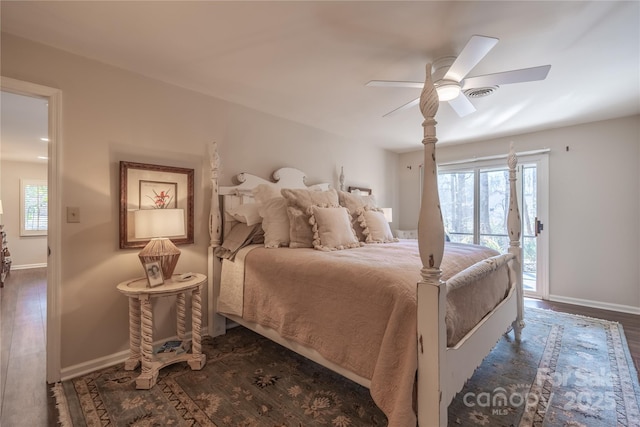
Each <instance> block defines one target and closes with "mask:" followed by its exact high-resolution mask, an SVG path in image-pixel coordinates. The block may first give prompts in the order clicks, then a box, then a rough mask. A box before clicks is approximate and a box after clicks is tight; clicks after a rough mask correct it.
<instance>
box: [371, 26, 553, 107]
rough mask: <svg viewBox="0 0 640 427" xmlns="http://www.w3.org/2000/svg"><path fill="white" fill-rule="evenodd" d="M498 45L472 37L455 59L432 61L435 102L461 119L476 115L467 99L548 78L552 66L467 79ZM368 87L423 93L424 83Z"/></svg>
mask: <svg viewBox="0 0 640 427" xmlns="http://www.w3.org/2000/svg"><path fill="white" fill-rule="evenodd" d="M497 43H498V39H497V38H494V37H486V36H478V35H474V36H472V37H471V39H469V41H468V42H467V44H466V46H465V47H464V48H463V49H462V51H461V52H460V54H459V55H458V56H457V57H455V56H448V57H445V58H441V59H438V60H436V61H434V63H433V67H432V70H433V71H432V78H433V85H434V86H435V87H436V91H437V92H438V98H439V99H440V101H448V102H449V105H451V107H452V108H453V109H454V110H455V112H456V113H457V114H458V116H460V117H464V116H466V115H468V114H471V113H473V112H474V111H476V108H475V107H474V106H473V104H472V103H471V101H469V97H472V98H477V97H480V96H486V95H488V94H490V93H492V92H493V91H495V90H496V89H497V88H498V86H500V85H506V84H511V83H523V82H531V81H536V80H544V79H545V78H546V77H547V74H548V73H549V70H550V69H551V65H543V66H539V67H532V68H523V69H520V70H511V71H503V72H500V73H494V74H485V75H482V76H475V77H467V74H468V73H469V72H470V71H471V70H473V68H474V67H475V66H476V65H477V64H478V63H479V62H480V61H481V60H482V58H484V57H485V55H486V54H488V53H489V51H490V50H491V49H492V48H493V47H494V46H495V45H496V44H497ZM367 86H383V87H408V88H417V89H422V87H423V86H424V82H404V81H390V80H371V81H370V82H368V83H367ZM419 102H420V98H416V99H414V100H412V101H410V102H408V103H406V104H404V105H402V106H400V107H398V108H396V109H395V110H392V111H390V112H388V113H387V114H385V115H384V117H387V116H389V115H392V114H395V113H397V112H399V111H402V110H406V109H407V108H410V107H413V106H414V105H418V103H419Z"/></svg>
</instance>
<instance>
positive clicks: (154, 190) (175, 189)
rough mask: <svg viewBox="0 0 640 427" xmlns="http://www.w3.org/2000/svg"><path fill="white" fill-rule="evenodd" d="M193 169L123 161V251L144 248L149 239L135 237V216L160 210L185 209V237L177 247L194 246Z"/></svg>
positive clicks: (121, 243) (121, 189) (175, 239)
mask: <svg viewBox="0 0 640 427" xmlns="http://www.w3.org/2000/svg"><path fill="white" fill-rule="evenodd" d="M193 185H194V170H193V169H186V168H178V167H172V166H161V165H150V164H145V163H135V162H125V161H121V162H120V249H128V248H143V247H145V246H146V244H147V243H149V239H148V238H147V239H143V238H136V237H135V224H134V221H133V213H134V212H135V211H136V210H139V209H153V208H158V207H160V206H159V205H158V203H160V204H162V206H161V207H167V208H178V209H184V211H185V222H186V224H185V227H184V229H185V234H184V235H182V236H176V237H175V238H174V237H172V238H171V241H172V242H173V243H174V244H176V245H185V244H190V243H193V209H194V208H193Z"/></svg>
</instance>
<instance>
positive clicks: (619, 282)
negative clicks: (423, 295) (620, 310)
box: [398, 116, 640, 310]
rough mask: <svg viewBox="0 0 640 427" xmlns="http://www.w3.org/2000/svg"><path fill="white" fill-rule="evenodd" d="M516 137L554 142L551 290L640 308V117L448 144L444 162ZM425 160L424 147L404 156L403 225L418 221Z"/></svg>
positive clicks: (505, 146) (521, 146)
mask: <svg viewBox="0 0 640 427" xmlns="http://www.w3.org/2000/svg"><path fill="white" fill-rule="evenodd" d="M511 141H513V142H514V144H515V149H516V151H530V150H537V149H542V148H550V149H551V152H550V153H549V183H550V185H549V187H550V189H549V193H550V194H549V218H548V220H547V222H546V224H545V229H546V232H547V233H549V252H550V253H549V259H550V260H549V287H550V294H551V297H552V298H553V297H560V298H572V299H577V300H587V301H594V302H603V303H609V304H618V305H623V306H627V307H634V308H636V309H638V310H640V266H639V264H640V263H639V262H638V260H640V116H633V117H627V118H622V119H615V120H607V121H600V122H594V123H589V124H585V125H579V126H570V127H564V128H558V129H553V130H548V131H544V132H535V133H529V134H524V135H518V136H514V137H511V138H500V139H496V140H490V141H485V142H478V143H473V144H464V145H450V146H447V145H442V146H440V147H439V148H438V151H437V156H438V162H440V163H446V162H451V161H455V160H463V159H471V158H474V157H483V156H491V155H497V154H504V153H506V152H508V150H509V143H510V142H511ZM567 146H568V147H569V151H567V150H566V147H567ZM421 162H422V153H421V152H413V153H405V154H402V155H401V156H400V159H399V169H398V182H399V184H400V186H401V187H400V188H401V190H402V191H401V194H400V201H399V204H400V206H402V211H401V212H400V216H399V220H400V227H401V228H415V227H416V224H417V212H418V210H419V206H418V201H417V200H418V199H417V197H416V195H417V194H418V192H419V187H418V185H419V178H418V176H419V173H418V168H417V167H416V166H417V165H419V164H420V163H421ZM408 165H412V166H413V167H412V170H409V169H407V168H406V166H408Z"/></svg>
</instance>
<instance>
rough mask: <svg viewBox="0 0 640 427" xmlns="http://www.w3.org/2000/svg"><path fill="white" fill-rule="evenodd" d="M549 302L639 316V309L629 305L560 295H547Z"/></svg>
mask: <svg viewBox="0 0 640 427" xmlns="http://www.w3.org/2000/svg"><path fill="white" fill-rule="evenodd" d="M549 301H555V302H563V303H566V304H574V305H583V306H585V307H592V308H599V309H602V310H610V311H619V312H622V313H630V314H640V307H633V306H631V305H622V304H613V303H610V302H600V301H592V300H587V299H581V298H570V297H563V296H560V295H549Z"/></svg>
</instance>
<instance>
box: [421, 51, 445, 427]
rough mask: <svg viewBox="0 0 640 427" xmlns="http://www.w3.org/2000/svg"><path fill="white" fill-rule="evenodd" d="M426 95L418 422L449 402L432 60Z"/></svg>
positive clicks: (434, 418)
mask: <svg viewBox="0 0 640 427" xmlns="http://www.w3.org/2000/svg"><path fill="white" fill-rule="evenodd" d="M426 74H427V76H426V80H425V83H424V88H423V89H422V94H421V96H420V110H421V111H422V115H423V116H424V122H423V123H422V126H423V128H424V139H423V140H422V143H423V144H424V170H423V171H424V174H423V176H424V177H423V183H422V203H421V207H420V216H419V219H418V246H419V249H420V258H421V260H422V270H421V275H422V279H421V280H420V282H418V285H417V288H418V289H417V298H418V316H417V332H418V337H417V338H418V378H417V381H418V402H417V405H418V411H417V413H418V425H419V426H420V427H433V426H446V425H447V405H446V403H445V402H444V400H443V394H444V372H445V371H446V369H445V367H444V365H445V364H446V351H447V337H446V327H445V312H446V304H445V301H446V296H447V295H446V294H447V289H446V286H445V284H444V282H442V281H441V280H440V276H441V275H442V271H441V270H440V263H441V262H442V255H443V252H444V225H443V223H442V213H441V211H440V198H439V196H438V171H437V165H436V154H435V152H436V142H437V141H438V138H436V121H435V119H434V117H435V115H436V112H437V111H438V95H437V93H436V90H435V87H434V86H433V82H432V81H431V64H427V67H426Z"/></svg>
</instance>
